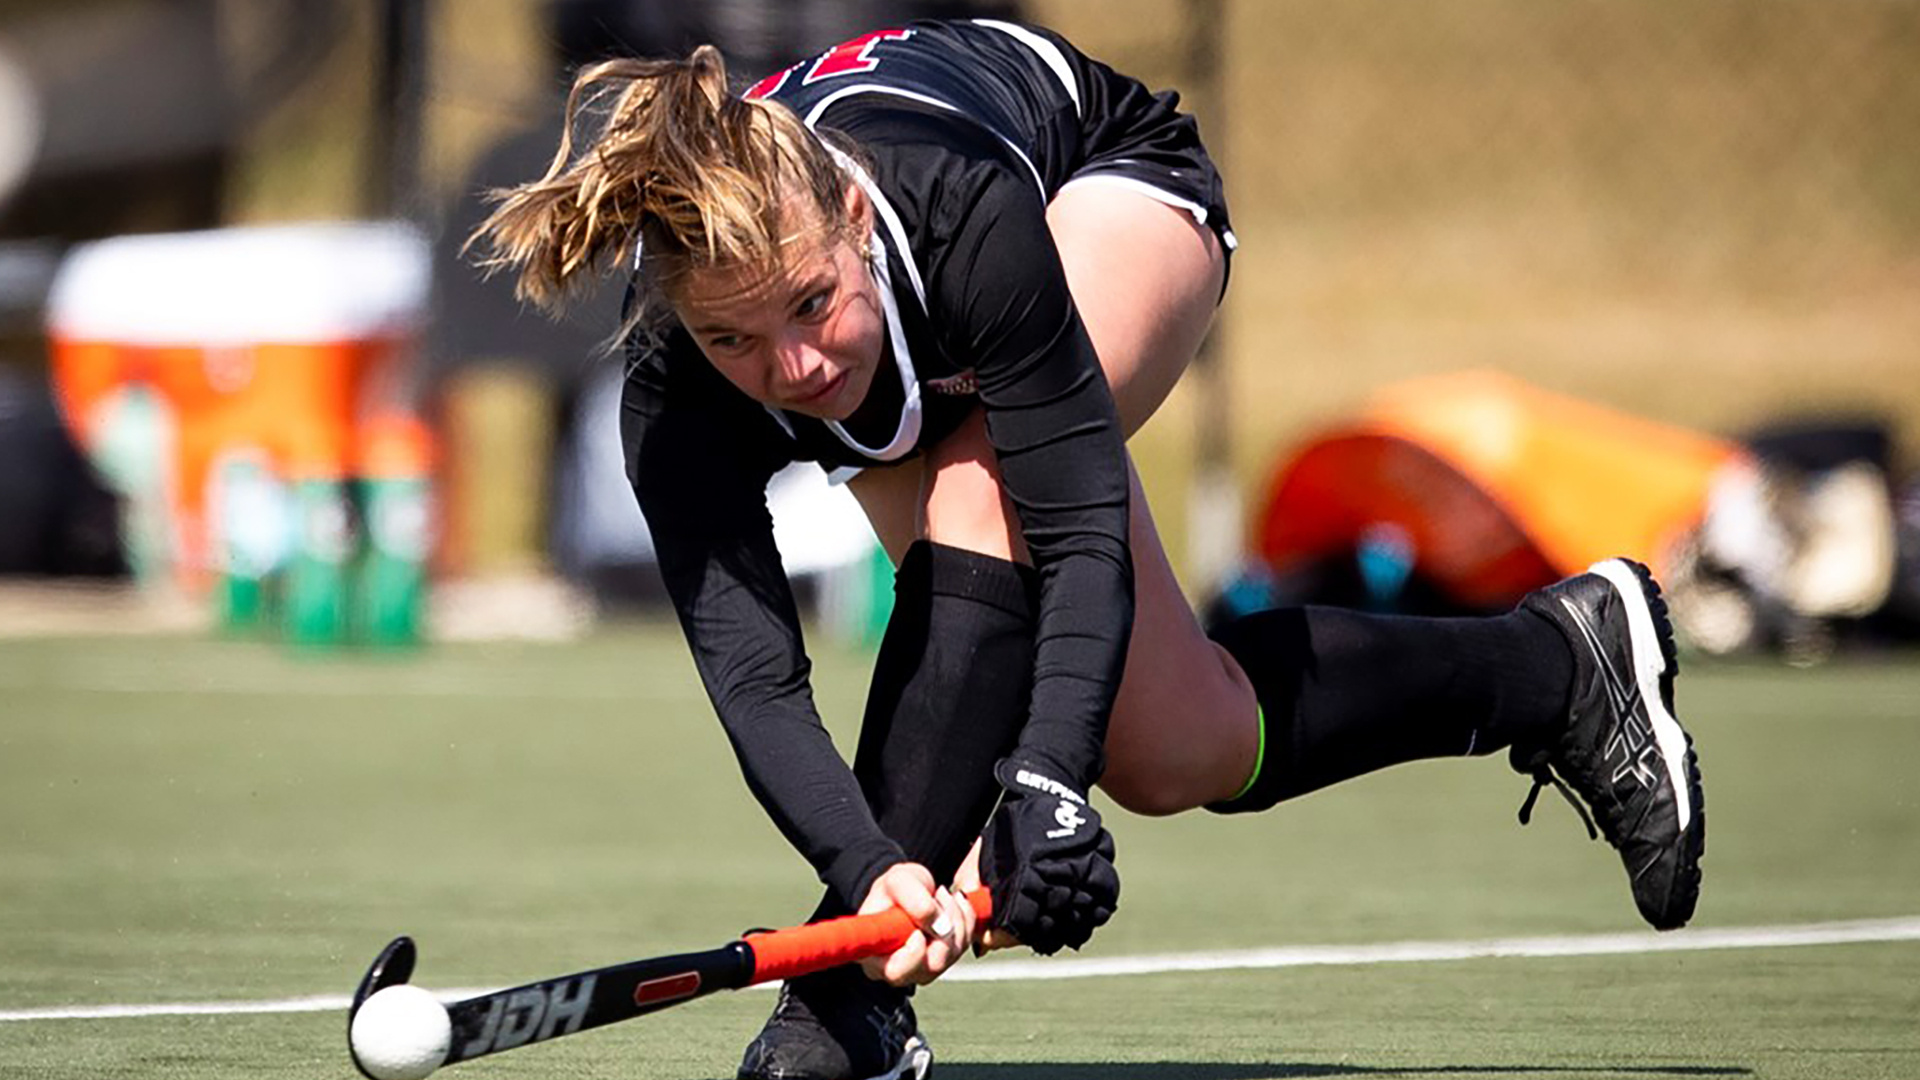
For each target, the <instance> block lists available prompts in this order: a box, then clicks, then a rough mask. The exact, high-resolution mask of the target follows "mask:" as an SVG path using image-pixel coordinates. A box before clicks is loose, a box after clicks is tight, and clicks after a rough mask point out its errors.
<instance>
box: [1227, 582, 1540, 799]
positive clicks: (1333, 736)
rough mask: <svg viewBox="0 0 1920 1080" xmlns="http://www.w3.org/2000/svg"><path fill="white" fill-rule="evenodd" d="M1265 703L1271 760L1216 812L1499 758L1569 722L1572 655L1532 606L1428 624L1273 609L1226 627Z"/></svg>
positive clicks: (1230, 647) (1264, 754)
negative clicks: (1424, 767)
mask: <svg viewBox="0 0 1920 1080" xmlns="http://www.w3.org/2000/svg"><path fill="white" fill-rule="evenodd" d="M1214 638H1215V640H1217V641H1218V642H1219V643H1220V644H1221V645H1223V646H1225V648H1226V649H1227V651H1228V652H1229V653H1231V654H1233V656H1234V658H1235V659H1236V660H1238V661H1239V662H1240V666H1241V667H1242V668H1244V669H1245V670H1246V673H1247V677H1248V678H1249V679H1251V680H1252V682H1253V686H1254V693H1255V696H1256V697H1257V698H1258V700H1259V703H1260V710H1261V723H1262V725H1263V730H1262V734H1261V760H1260V764H1259V766H1258V770H1257V772H1256V774H1255V775H1254V777H1253V778H1252V779H1251V780H1250V781H1248V784H1247V787H1246V789H1245V790H1243V791H1242V792H1241V793H1240V794H1239V795H1237V796H1235V797H1234V798H1233V799H1231V800H1229V801H1227V802H1225V803H1222V804H1219V805H1217V806H1214V807H1212V808H1211V809H1214V810H1217V811H1219V812H1221V813H1240V812H1247V811H1254V810H1265V809H1267V808H1268V807H1270V806H1272V805H1274V804H1275V803H1277V802H1280V801H1281V800H1283V799H1289V798H1292V797H1294V796H1296V795H1303V794H1305V793H1307V792H1309V791H1314V790H1317V789H1319V788H1323V787H1326V786H1327V785H1329V784H1334V783H1338V782H1339V781H1341V780H1347V779H1350V778H1352V777H1355V776H1359V775H1361V774H1362V773H1368V772H1372V771H1373V770H1375V769H1381V768H1385V767H1386V766H1388V765H1396V764H1399V763H1400V762H1404V761H1415V760H1418V759H1421V758H1432V757H1456V756H1462V755H1467V754H1476V755H1477V754H1488V753H1492V752H1493V751H1495V750H1499V749H1501V748H1503V747H1506V746H1508V745H1511V744H1512V743H1513V742H1514V741H1515V740H1516V739H1525V738H1526V737H1527V736H1528V735H1529V733H1530V732H1533V731H1538V730H1542V729H1545V728H1547V727H1548V726H1549V725H1552V724H1555V723H1558V722H1560V721H1561V720H1562V719H1563V718H1564V710H1565V708H1566V701H1567V689H1568V687H1569V686H1570V685H1571V683H1572V680H1573V659H1572V655H1571V654H1570V653H1569V652H1568V650H1567V645H1566V641H1565V639H1563V638H1562V637H1561V636H1560V634H1559V633H1558V632H1557V631H1556V630H1555V629H1554V628H1553V626H1552V624H1550V623H1548V622H1547V621H1546V620H1545V619H1542V618H1540V617H1539V616H1537V615H1534V614H1532V613H1531V612H1524V611H1516V612H1512V613H1509V614H1506V615H1501V616H1496V617H1493V618H1479V619H1428V618H1413V617H1407V616H1393V615H1370V614H1366V613H1363V612H1357V611H1347V610H1343V609H1339V608H1288V609H1282V610H1278V611H1264V612H1260V613H1258V614H1255V615H1250V616H1247V617H1246V618H1243V619H1240V620H1237V621H1235V622H1232V623H1229V624H1228V625H1226V626H1224V627H1222V628H1220V629H1219V630H1218V631H1216V632H1215V634H1214Z"/></svg>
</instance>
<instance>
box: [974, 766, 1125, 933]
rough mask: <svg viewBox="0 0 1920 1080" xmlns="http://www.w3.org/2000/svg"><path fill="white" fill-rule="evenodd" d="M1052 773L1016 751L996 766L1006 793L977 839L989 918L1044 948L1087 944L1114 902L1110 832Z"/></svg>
mask: <svg viewBox="0 0 1920 1080" xmlns="http://www.w3.org/2000/svg"><path fill="white" fill-rule="evenodd" d="M1051 772H1052V770H1051V769H1045V768H1043V767H1041V766H1038V765H1035V764H1033V763H1032V762H1030V761H1027V760H1025V759H1022V758H1017V757H1009V758H1002V759H1001V761H1000V763H999V764H998V765H995V766H994V768H993V775H994V779H996V780H999V781H1000V786H1001V787H1003V788H1005V789H1006V791H1007V793H1006V797H1005V798H1003V799H1002V800H1001V802H1000V808H999V809H998V810H995V811H994V813H993V818H992V820H990V821H988V822H987V830H986V832H985V833H983V834H982V835H981V844H980V875H981V877H982V878H984V879H985V881H986V884H987V887H988V888H990V889H992V890H993V925H994V926H996V927H999V928H1000V929H1002V930H1006V931H1007V932H1009V933H1011V934H1012V935H1013V936H1014V937H1017V938H1019V939H1020V942H1021V944H1023V945H1026V946H1027V947H1028V948H1030V949H1032V950H1033V951H1034V952H1037V953H1040V954H1042V955H1050V954H1052V953H1056V952H1059V951H1060V947H1061V946H1062V945H1065V946H1067V947H1069V948H1074V949H1078V948H1079V947H1080V946H1082V945H1084V944H1086V943H1087V939H1088V938H1090V937H1092V936H1093V931H1094V929H1095V928H1096V927H1098V926H1100V925H1101V924H1103V923H1105V922H1106V921H1107V920H1108V919H1111V918H1113V910H1114V908H1115V907H1117V906H1119V903H1120V874H1119V872H1118V871H1116V870H1114V868H1113V834H1111V833H1109V832H1107V830H1105V829H1103V828H1101V827H1100V813H1099V811H1097V810H1095V809H1094V808H1093V807H1092V806H1090V805H1088V804H1087V800H1086V797H1085V796H1083V795H1081V794H1080V793H1079V792H1077V791H1075V790H1073V789H1072V788H1070V787H1068V786H1067V785H1066V784H1063V783H1061V782H1059V781H1057V780H1054V779H1053V778H1052V777H1051V776H1050V775H1048V774H1049V773H1051Z"/></svg>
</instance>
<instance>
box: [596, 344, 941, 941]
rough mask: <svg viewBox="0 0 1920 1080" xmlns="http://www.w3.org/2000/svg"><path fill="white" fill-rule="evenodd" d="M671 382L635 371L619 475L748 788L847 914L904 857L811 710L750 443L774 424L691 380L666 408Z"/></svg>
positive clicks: (772, 464) (763, 457)
mask: <svg viewBox="0 0 1920 1080" xmlns="http://www.w3.org/2000/svg"><path fill="white" fill-rule="evenodd" d="M697 362H699V363H704V361H697ZM693 370H694V371H696V372H697V371H698V370H699V369H693ZM714 377H715V378H717V376H714ZM671 381H672V380H671V379H669V378H668V377H667V376H666V375H665V373H664V372H662V371H660V370H659V369H656V368H653V367H638V368H636V369H635V371H634V373H633V375H631V376H630V377H629V379H628V381H627V387H626V391H625V395H624V402H623V408H622V410H621V414H622V417H621V434H622V439H623V441H624V442H625V444H626V452H627V461H628V468H629V474H630V478H631V479H632V481H633V486H634V491H635V494H636V495H637V496H638V497H639V500H640V507H641V510H642V512H643V513H644V514H645V516H646V519H647V524H648V527H649V529H650V531H651V532H652V534H653V542H654V548H655V553H656V555H657V557H658V559H659V563H660V570H661V574H662V576H663V577H664V578H665V581H666V585H667V591H668V593H669V595H670V596H671V597H672V599H673V604H674V608H675V610H676V611H677V613H678V614H679V617H680V624H681V627H682V629H683V630H684V631H685V633H686V636H687V642H688V644H689V645H690V646H691V647H692V651H693V660H694V665H695V667H697V668H698V669H699V672H700V677H701V679H702V680H703V682H704V683H705V685H706V688H707V693H708V696H709V697H710V698H711V699H712V701H713V707H714V710H715V711H716V712H717V713H718V714H719V716H720V722H721V725H722V726H723V727H724V728H725V729H726V732H727V737H728V739H729V741H730V742H731V743H732V745H733V750H734V753H735V755H736V756H737V757H738V759H739V762H740V768H741V772H742V773H743V774H744V776H745V778H746V782H747V786H748V788H749V789H751V790H752V792H753V794H754V796H755V798H757V799H758V800H759V801H760V804H761V806H762V807H764V808H765V809H766V811H767V814H768V815H769V816H770V817H771V818H772V819H773V822H774V824H775V825H776V826H777V827H778V828H779V830H780V832H781V834H782V835H784V836H785V837H786V838H787V840H788V842H789V843H791V844H793V846H794V847H795V848H796V849H798V850H799V852H800V853H801V855H802V856H804V857H805V858H806V859H807V861H808V862H809V863H811V864H812V865H813V867H814V869H815V871H816V872H817V873H818V874H819V876H820V880H821V881H822V882H823V883H825V884H826V885H827V886H828V887H829V888H831V889H833V890H834V891H835V892H836V893H838V894H840V895H841V897H842V898H843V899H845V900H847V901H848V903H849V904H851V905H857V904H858V903H859V902H860V901H861V900H862V899H864V897H863V896H859V895H853V894H854V892H855V891H856V890H858V889H859V888H860V883H862V882H868V881H871V880H872V879H873V878H874V877H876V876H878V874H879V873H880V872H881V871H882V870H884V869H886V867H888V866H890V865H892V864H893V863H896V862H899V861H901V860H902V858H903V855H902V854H901V851H900V847H899V845H898V844H895V843H894V842H893V841H892V840H890V839H888V838H887V837H886V835H885V834H884V833H882V832H881V830H880V827H879V826H878V825H877V824H876V823H875V821H874V818H873V815H872V813H871V812H870V811H869V810H868V808H867V803H866V800H865V799H864V798H863V797H862V795H861V792H860V788H859V785H858V784H857V783H855V781H854V778H853V773H852V771H851V770H850V769H849V768H848V767H847V764H846V761H845V759H843V758H842V757H841V756H840V754H839V752H838V751H837V750H836V749H835V747H834V745H833V741H832V739H831V737H830V736H829V735H828V733H827V731H826V729H825V728H824V727H823V726H822V725H821V723H820V718H819V714H818V712H817V711H816V710H815V707H814V702H813V693H812V688H811V686H810V684H809V681H808V676H809V673H810V670H811V668H810V665H809V662H808V659H807V655H806V651H805V647H804V644H803V642H802V640H801V634H800V619H799V615H798V612H797V611H796V609H795V606H794V600H793V593H792V590H791V588H790V587H789V585H788V582H787V577H786V573H785V571H784V569H783V568H782V565H781V561H780V553H779V551H778V549H777V548H775V547H774V543H773V525H772V520H771V518H770V517H769V516H768V513H767V508H766V498H765V491H766V482H767V479H768V477H769V476H770V475H771V473H772V471H773V470H774V468H776V467H777V466H778V465H779V464H781V462H780V461H779V459H778V457H777V456H776V455H775V454H773V453H770V452H767V451H766V450H765V448H764V446H763V445H762V444H759V443H757V442H756V440H755V439H753V438H752V437H751V436H752V432H753V431H755V430H756V429H755V427H754V426H753V425H755V424H771V423H772V421H771V420H770V419H769V418H768V417H766V416H765V415H764V414H759V415H757V416H756V415H755V411H756V410H757V407H755V408H754V409H732V408H731V407H730V405H729V403H728V400H727V399H726V398H725V397H724V396H723V395H710V394H704V393H701V392H699V387H698V384H697V382H696V383H695V384H694V385H693V386H692V387H688V386H685V385H681V386H674V387H672V390H673V391H674V392H675V401H674V405H673V407H672V408H668V407H667V405H666V402H667V398H668V390H669V387H668V383H669V382H671ZM743 400H744V399H743Z"/></svg>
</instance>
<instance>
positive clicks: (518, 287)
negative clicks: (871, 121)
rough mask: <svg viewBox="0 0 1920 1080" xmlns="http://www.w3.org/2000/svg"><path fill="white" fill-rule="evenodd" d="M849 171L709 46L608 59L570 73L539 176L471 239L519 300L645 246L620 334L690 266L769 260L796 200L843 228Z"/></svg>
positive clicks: (550, 301) (547, 292) (538, 299)
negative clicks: (656, 56)
mask: <svg viewBox="0 0 1920 1080" xmlns="http://www.w3.org/2000/svg"><path fill="white" fill-rule="evenodd" d="M596 124H597V130H595V127H596ZM583 128H584V129H586V130H588V131H589V132H590V133H591V134H590V137H589V138H587V139H586V140H585V143H586V145H585V147H584V148H583V149H581V150H580V151H579V152H578V153H577V154H576V153H575V148H576V146H577V145H579V144H580V143H581V142H582V139H581V138H580V137H579V134H578V133H579V131H580V130H581V129H583ZM848 182H849V179H848V177H847V176H846V175H845V173H844V172H843V171H842V170H841V168H840V166H839V165H838V164H837V163H836V161H835V160H834V157H833V154H832V152H831V151H829V150H828V149H827V147H826V145H825V144H824V143H822V141H821V140H820V139H819V138H818V137H816V136H815V134H814V133H813V132H812V131H810V130H808V128H807V127H806V125H805V124H803V123H801V121H800V118H799V117H797V116H795V115H794V114H793V111H792V110H790V109H788V108H787V107H786V106H784V105H781V104H779V103H777V102H772V101H766V100H758V99H755V100H749V99H746V98H742V97H740V96H738V95H736V94H734V93H732V92H731V91H730V90H729V88H728V84H727V69H726V62H725V61H724V60H722V59H721V56H720V51H719V50H718V49H715V48H714V47H713V46H711V45H702V46H700V47H699V48H698V49H695V50H694V52H693V54H692V55H691V56H689V57H687V58H686V59H685V60H608V61H604V62H602V63H598V64H594V65H592V66H591V67H588V68H585V69H583V70H582V71H581V72H580V74H579V76H578V77H577V78H576V79H575V80H574V83H573V89H572V91H571V92H570V93H569V94H568V95H567V111H566V127H565V130H564V131H563V132H562V133H561V137H560V147H559V150H558V152H556V153H555V155H554V158H553V164H552V165H550V166H548V168H547V172H546V175H544V176H542V177H540V178H539V179H537V180H533V181H529V182H528V183H525V184H521V185H519V186H517V187H512V188H506V189H503V190H500V191H496V192H493V193H492V197H493V199H494V201H495V203H496V206H495V208H494V211H493V213H492V215H491V216H489V217H488V218H487V220H486V221H485V222H483V223H482V224H481V225H480V227H479V228H478V229H476V230H475V231H474V234H473V236H472V237H471V238H469V240H468V241H467V246H468V248H469V249H475V248H478V249H479V257H478V262H479V263H480V265H481V266H482V267H484V268H486V269H487V271H488V272H490V273H491V272H495V271H503V270H504V271H512V272H513V273H515V274H516V275H517V276H516V279H515V282H514V293H515V295H516V296H518V297H519V298H520V299H522V300H528V301H532V302H533V303H536V304H538V305H540V306H541V307H544V308H546V309H548V310H551V311H557V310H559V309H560V308H562V307H564V306H565V304H566V302H567V301H568V300H569V299H570V298H572V297H573V296H574V295H576V294H577V293H579V292H580V291H581V287H582V285H583V283H585V282H586V281H588V280H589V279H593V278H597V277H600V276H601V275H602V274H604V273H606V272H607V271H609V270H611V269H613V268H614V267H615V266H616V265H618V264H619V263H620V262H621V260H622V259H623V257H625V258H629V259H630V258H631V257H632V253H633V252H634V249H635V245H636V244H640V245H642V250H643V251H644V262H643V264H642V266H641V269H642V271H643V272H642V274H641V275H640V283H641V285H642V288H641V289H640V290H638V291H637V293H636V303H635V304H634V305H633V310H631V311H630V312H629V315H628V318H627V325H626V326H624V327H622V331H623V332H624V331H625V330H627V329H630V328H631V327H633V326H634V325H637V324H640V323H643V322H645V321H647V319H648V315H649V311H648V309H649V308H653V307H657V301H658V300H659V299H661V298H662V296H663V295H665V294H666V293H667V291H668V290H670V289H672V288H673V287H674V286H675V284H676V283H678V282H679V281H681V280H682V279H683V278H684V275H685V274H686V273H687V272H688V271H690V270H697V269H705V268H709V267H721V268H734V267H746V268H756V269H765V270H771V269H773V268H775V267H777V266H778V265H779V263H780V260H781V258H782V254H781V248H782V245H783V243H784V242H785V241H786V240H787V239H790V237H788V236H786V235H784V234H783V229H785V228H788V227H790V226H791V225H792V224H793V221H792V220H791V218H792V210H793V209H794V208H793V207H792V206H789V203H791V202H793V201H794V200H795V199H796V198H797V199H798V200H799V205H800V206H803V207H806V206H810V207H811V209H812V210H813V211H814V212H815V213H816V214H817V215H818V217H817V221H818V222H820V223H821V224H823V225H825V226H826V227H827V228H828V229H830V230H833V231H836V232H840V233H849V234H850V232H851V228H852V223H851V221H850V219H849V214H848V212H847V209H846V201H845V192H846V185H847V184H848Z"/></svg>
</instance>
